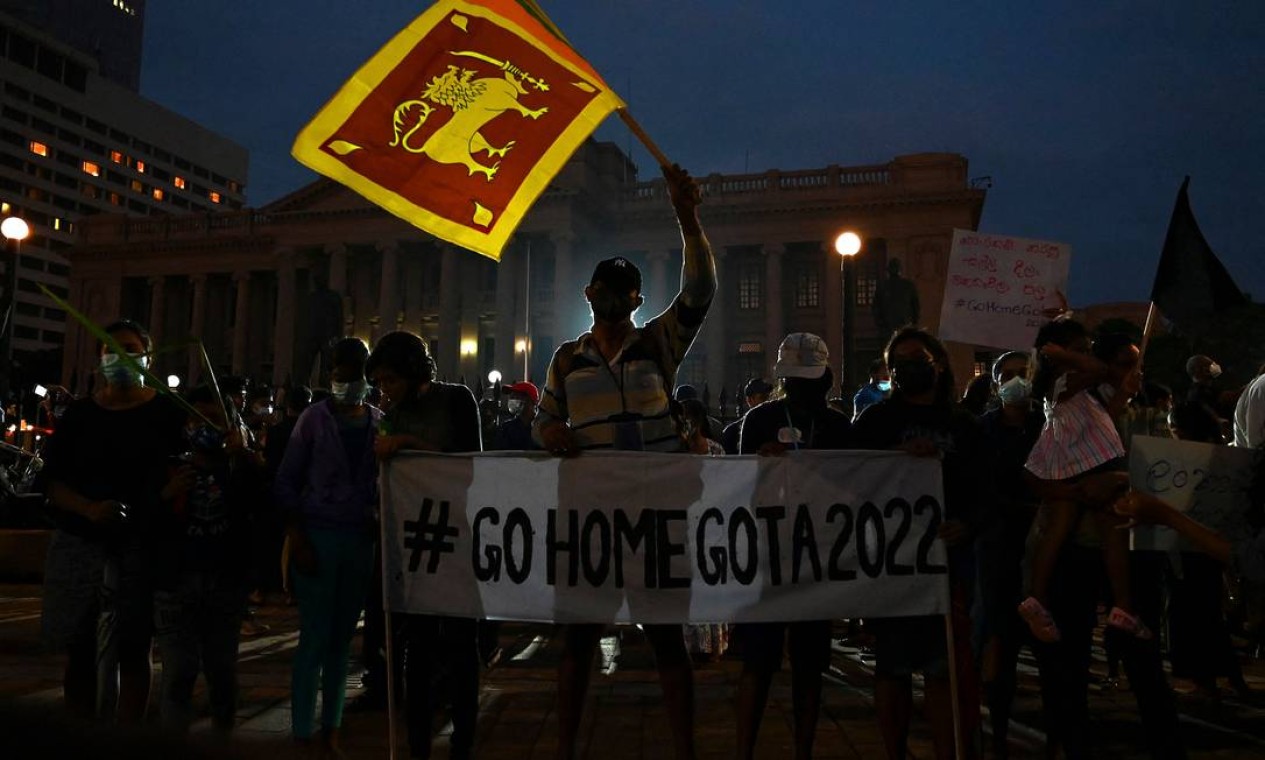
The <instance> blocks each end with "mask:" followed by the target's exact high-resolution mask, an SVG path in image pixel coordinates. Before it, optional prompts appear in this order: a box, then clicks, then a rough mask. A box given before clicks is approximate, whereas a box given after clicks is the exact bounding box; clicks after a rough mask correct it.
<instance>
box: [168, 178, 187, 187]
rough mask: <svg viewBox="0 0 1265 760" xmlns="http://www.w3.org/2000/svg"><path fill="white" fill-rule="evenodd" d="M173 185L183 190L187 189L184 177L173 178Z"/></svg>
mask: <svg viewBox="0 0 1265 760" xmlns="http://www.w3.org/2000/svg"><path fill="white" fill-rule="evenodd" d="M171 184H173V185H175V186H176V187H178V188H180V189H181V190H183V189H184V188H185V184H184V177H172V178H171Z"/></svg>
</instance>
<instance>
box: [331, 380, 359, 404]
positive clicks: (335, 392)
mask: <svg viewBox="0 0 1265 760" xmlns="http://www.w3.org/2000/svg"><path fill="white" fill-rule="evenodd" d="M329 395H330V397H331V398H333V399H334V403H335V404H340V405H342V406H359V405H360V404H363V403H364V402H365V397H366V396H368V395H369V384H368V383H366V382H365V381H364V380H354V381H352V382H350V383H330V384H329Z"/></svg>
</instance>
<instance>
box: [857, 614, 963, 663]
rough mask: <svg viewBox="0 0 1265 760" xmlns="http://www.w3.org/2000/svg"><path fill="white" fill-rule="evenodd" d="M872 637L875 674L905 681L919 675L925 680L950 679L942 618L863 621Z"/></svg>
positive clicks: (931, 616) (899, 618)
mask: <svg viewBox="0 0 1265 760" xmlns="http://www.w3.org/2000/svg"><path fill="white" fill-rule="evenodd" d="M866 627H867V628H868V629H869V630H870V631H871V632H872V633H873V634H874V674H875V675H877V676H887V677H890V678H907V677H909V676H911V675H913V674H914V673H916V672H921V673H922V674H923V676H925V677H927V678H948V677H949V648H948V644H947V640H946V639H945V635H944V618H943V617H942V616H939V615H921V616H918V617H892V618H875V619H872V620H866Z"/></svg>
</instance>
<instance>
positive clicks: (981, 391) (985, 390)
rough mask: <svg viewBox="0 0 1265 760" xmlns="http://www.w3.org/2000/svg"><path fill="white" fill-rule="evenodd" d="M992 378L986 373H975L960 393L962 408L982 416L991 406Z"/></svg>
mask: <svg viewBox="0 0 1265 760" xmlns="http://www.w3.org/2000/svg"><path fill="white" fill-rule="evenodd" d="M992 401H993V378H991V377H989V376H988V375H987V374H982V375H976V376H975V378H974V379H973V380H971V382H969V383H967V384H966V390H965V391H963V393H962V408H963V409H965V410H966V411H968V412H970V413H971V414H973V415H975V416H976V417H982V416H983V415H984V412H987V411H988V410H989V409H990V408H991V407H992Z"/></svg>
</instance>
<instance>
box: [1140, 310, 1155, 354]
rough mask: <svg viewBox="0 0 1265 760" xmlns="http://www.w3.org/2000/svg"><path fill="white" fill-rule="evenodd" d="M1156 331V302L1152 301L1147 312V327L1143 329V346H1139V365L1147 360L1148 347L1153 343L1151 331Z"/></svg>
mask: <svg viewBox="0 0 1265 760" xmlns="http://www.w3.org/2000/svg"><path fill="white" fill-rule="evenodd" d="M1154 329H1155V302H1154V301H1152V302H1151V305H1150V307H1148V308H1147V310H1146V325H1145V326H1144V327H1143V328H1142V345H1140V346H1138V363H1139V364H1141V363H1142V359H1144V358H1146V347H1147V344H1149V343H1150V342H1151V331H1152V330H1154Z"/></svg>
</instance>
